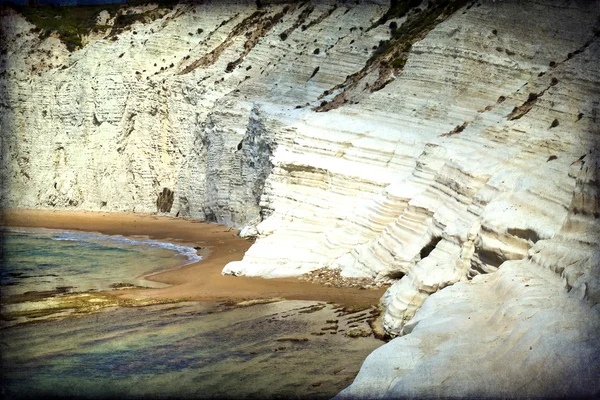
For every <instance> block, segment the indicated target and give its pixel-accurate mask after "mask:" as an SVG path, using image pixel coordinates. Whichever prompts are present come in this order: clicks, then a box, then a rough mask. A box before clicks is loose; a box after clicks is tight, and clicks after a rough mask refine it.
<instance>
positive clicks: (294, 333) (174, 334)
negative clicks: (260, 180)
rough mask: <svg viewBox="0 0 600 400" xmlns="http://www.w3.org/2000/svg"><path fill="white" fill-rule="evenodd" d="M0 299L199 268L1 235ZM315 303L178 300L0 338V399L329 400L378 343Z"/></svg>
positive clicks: (106, 239)
mask: <svg viewBox="0 0 600 400" xmlns="http://www.w3.org/2000/svg"><path fill="white" fill-rule="evenodd" d="M2 238H3V243H2V251H3V253H2V292H3V296H2V297H3V298H4V296H5V291H7V290H10V291H11V292H12V293H13V294H18V293H24V292H27V291H32V290H33V291H42V292H45V291H49V290H50V291H51V290H56V289H57V288H60V287H64V286H72V291H76V292H82V291H85V290H92V289H95V290H102V289H107V288H109V287H110V286H111V285H112V284H114V283H121V282H126V283H132V284H138V285H141V286H150V285H153V283H151V282H149V281H144V280H142V279H140V278H139V277H140V276H141V275H144V274H147V273H151V272H153V271H156V270H160V269H164V268H170V267H173V266H174V265H177V264H181V263H186V262H190V261H195V260H197V259H198V256H196V253H195V251H193V249H192V248H190V247H185V246H178V245H170V244H167V243H161V242H155V241H151V240H145V239H131V238H122V237H112V236H104V235H99V234H90V233H82V232H68V231H56V230H46V229H14V228H11V229H7V230H5V231H4V232H3V236H2ZM368 313H369V310H364V311H360V312H353V313H351V314H344V313H343V311H340V308H339V307H337V306H335V305H331V304H325V303H323V302H318V301H312V302H309V301H279V302H275V303H269V304H257V305H252V306H248V307H239V306H235V305H231V304H229V303H223V304H218V303H201V302H185V303H181V302H179V303H171V304H158V305H150V306H144V307H122V308H107V309H103V311H101V312H96V313H92V314H89V315H84V316H78V317H76V318H75V317H67V318H63V319H56V320H51V321H43V322H42V321H34V322H31V321H30V322H29V323H26V324H22V325H14V326H4V327H2V328H0V338H1V340H0V345H1V352H0V375H1V377H0V378H1V379H0V386H1V387H0V393H2V395H3V396H5V398H22V397H25V398H46V397H67V398H92V399H95V398H157V397H162V398H167V397H174V398H298V397H300V398H304V397H310V398H330V397H332V396H333V395H335V394H336V393H337V392H339V391H340V390H341V389H343V388H344V387H346V386H347V385H348V384H350V383H351V382H352V379H353V378H354V377H355V376H356V373H357V372H358V369H359V367H360V365H361V363H362V360H364V358H365V357H366V356H367V355H368V354H369V353H370V352H371V351H373V350H374V349H375V348H377V347H379V346H380V345H381V344H382V342H381V341H379V340H377V339H375V338H373V337H360V338H351V337H348V336H346V335H344V330H345V329H348V327H349V326H351V325H353V324H358V323H363V324H364V323H365V322H356V320H363V319H364V318H366V317H368Z"/></svg>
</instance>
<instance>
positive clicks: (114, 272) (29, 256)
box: [0, 228, 200, 298]
mask: <svg viewBox="0 0 600 400" xmlns="http://www.w3.org/2000/svg"><path fill="white" fill-rule="evenodd" d="M0 240H1V241H2V243H1V246H0V265H1V269H0V274H1V275H0V287H1V289H2V297H3V298H5V297H6V296H10V295H15V294H23V293H26V292H43V291H55V290H62V291H65V290H68V291H69V292H86V291H90V290H108V289H110V288H111V285H115V284H129V285H134V286H144V287H155V288H156V287H164V286H166V285H164V284H161V283H157V282H152V281H149V280H145V279H143V278H142V276H144V275H147V274H151V273H153V272H157V271H160V270H164V269H168V268H173V267H175V266H179V265H183V264H187V263H190V262H195V261H198V260H200V256H198V255H197V254H196V250H194V249H193V248H192V247H188V246H182V245H176V244H172V243H164V242H159V241H155V240H148V239H133V238H126V237H120V236H108V235H101V234H95V233H86V232H74V231H63V230H52V229H40V228H3V230H2V232H1V237H0Z"/></svg>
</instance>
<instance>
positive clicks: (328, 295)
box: [0, 209, 386, 306]
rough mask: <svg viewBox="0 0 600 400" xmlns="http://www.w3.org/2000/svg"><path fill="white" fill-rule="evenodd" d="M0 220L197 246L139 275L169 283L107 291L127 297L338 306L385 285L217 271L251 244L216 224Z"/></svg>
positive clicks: (88, 214)
mask: <svg viewBox="0 0 600 400" xmlns="http://www.w3.org/2000/svg"><path fill="white" fill-rule="evenodd" d="M0 224H1V225H4V226H11V227H37V228H49V229H63V230H72V231H84V232H94V233H100V234H104V235H114V236H117V235H118V236H124V237H130V238H140V237H146V238H148V239H151V240H156V241H162V242H167V243H174V244H181V245H186V246H191V247H194V248H196V247H200V249H199V250H198V251H197V252H198V254H199V255H200V256H201V257H202V259H201V260H200V261H197V262H192V263H188V264H183V265H181V266H178V267H174V268H170V269H168V270H165V271H159V272H154V273H151V274H149V275H145V276H143V279H146V280H150V281H154V282H160V283H165V284H169V285H171V286H169V287H167V288H158V289H122V290H118V291H110V292H107V293H111V294H113V295H115V296H117V297H119V298H122V299H127V300H148V299H157V300H167V299H168V300H173V301H181V300H188V301H208V302H217V301H224V302H241V301H248V300H258V299H269V298H281V299H286V300H316V301H324V302H330V303H336V304H340V305H352V306H373V305H375V306H376V305H378V304H379V299H380V298H381V296H383V293H384V292H385V290H386V288H385V287H382V288H377V289H368V290H365V289H356V288H335V287H327V286H323V285H321V284H318V283H310V282H306V281H301V280H299V279H298V278H273V279H265V278H253V277H252V278H251V277H244V276H229V275H225V276H224V275H221V271H222V270H223V267H225V265H226V264H227V263H228V262H230V261H238V260H241V259H242V258H243V256H244V254H245V252H246V251H247V250H248V248H249V247H250V246H251V245H252V243H251V242H249V241H247V240H245V239H242V238H240V237H239V236H238V235H237V231H236V230H234V229H232V228H228V227H226V226H223V225H218V224H215V223H207V222H200V221H195V220H188V219H181V218H174V217H169V216H157V215H153V214H136V213H130V212H97V211H65V210H31V209H4V210H1V219H0Z"/></svg>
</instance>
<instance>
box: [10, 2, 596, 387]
mask: <svg viewBox="0 0 600 400" xmlns="http://www.w3.org/2000/svg"><path fill="white" fill-rule="evenodd" d="M438 3H444V2H422V3H421V4H419V5H418V7H419V11H420V12H419V11H417V10H416V9H415V8H416V7H417V5H413V8H412V9H410V8H409V12H408V14H407V15H406V16H402V17H400V16H399V15H396V17H395V18H392V19H389V20H387V21H386V23H385V24H380V25H377V21H378V20H379V19H380V18H382V16H385V15H388V14H389V13H388V14H386V12H387V11H388V9H389V7H388V5H387V4H385V3H381V4H380V3H377V2H368V3H365V2H363V3H359V4H356V3H354V2H352V3H346V2H338V3H333V2H322V3H321V2H308V3H299V4H272V5H267V6H265V7H264V8H263V9H262V10H260V11H259V12H257V10H256V6H255V4H254V3H251V4H250V3H248V4H240V3H238V2H232V3H231V4H227V3H225V2H222V1H219V2H215V3H205V4H202V5H191V4H187V5H179V6H177V7H175V8H174V9H173V10H169V11H164V12H163V11H160V10H158V11H156V12H159V11H160V12H159V15H158V17H157V19H155V20H154V21H148V22H146V23H143V24H142V23H138V24H135V25H133V26H132V27H131V28H130V29H126V30H125V31H123V32H122V33H120V34H118V38H117V39H113V37H115V36H111V35H110V34H109V32H110V31H107V33H99V34H94V35H93V36H92V37H90V38H87V41H88V43H87V45H86V46H85V47H84V48H83V49H81V50H78V51H76V52H74V53H72V54H71V53H69V52H68V51H67V50H66V49H65V48H64V45H63V44H62V43H61V42H60V41H59V40H58V39H57V38H54V37H50V38H47V39H44V40H40V38H39V37H38V36H37V34H35V33H34V32H29V31H30V29H31V28H32V26H31V25H30V24H29V23H27V22H26V21H25V20H24V19H23V18H21V17H20V16H18V15H15V14H14V13H12V12H5V13H4V14H3V16H2V20H1V22H0V23H1V24H2V25H1V26H2V29H3V33H4V34H5V36H6V38H7V40H6V45H5V46H6V49H7V51H5V52H3V53H4V54H3V55H2V59H1V61H0V62H1V65H2V68H3V71H5V72H3V77H2V81H1V83H0V84H1V85H2V86H1V87H0V99H1V100H0V102H1V103H0V107H2V113H1V117H0V118H1V120H0V124H1V125H0V126H1V129H2V155H3V157H2V169H1V173H2V180H3V182H4V183H5V184H4V185H3V187H4V190H3V191H2V202H3V204H4V205H5V206H12V207H34V208H36V207H42V208H47V207H59V208H68V207H74V208H85V209H94V210H100V209H102V210H114V211H116V210H133V211H138V212H154V211H156V201H157V197H158V195H159V193H160V192H161V191H162V189H163V188H168V189H170V190H173V191H174V196H173V205H172V207H171V209H170V213H171V214H172V215H179V216H189V217H193V218H199V219H208V220H214V221H218V222H222V223H226V224H230V225H234V226H238V227H242V226H246V225H247V226H248V228H247V229H246V230H245V231H246V232H252V231H256V232H257V233H258V240H257V242H256V243H255V244H254V245H253V246H252V247H251V248H250V250H249V251H248V252H247V254H246V256H245V257H244V259H243V260H242V261H240V262H236V263H231V264H229V265H228V266H227V267H226V268H225V270H224V272H225V273H230V274H244V275H252V276H265V277H275V276H294V275H300V274H302V273H305V272H308V271H311V270H314V269H317V268H322V267H330V268H337V269H339V270H340V271H341V273H342V275H344V276H349V277H367V278H372V279H373V280H374V281H375V282H389V283H393V285H392V286H391V287H390V289H389V290H388V291H387V293H386V295H385V296H384V298H383V299H382V303H383V306H384V309H385V312H384V317H383V324H384V327H385V329H386V330H387V331H388V333H390V334H391V335H398V336H402V335H405V336H402V337H401V338H398V339H395V340H393V341H392V342H391V343H390V344H388V345H386V346H384V347H382V348H381V349H380V350H378V351H377V352H375V353H374V354H373V355H372V356H371V357H370V358H369V359H368V360H367V362H366V363H365V366H364V367H363V371H362V372H361V374H359V376H358V378H357V380H356V382H355V384H354V385H353V386H351V387H350V388H349V389H348V390H347V391H346V392H344V393H342V394H343V395H349V396H360V395H365V394H368V393H375V392H377V393H379V394H380V395H382V396H383V395H385V394H386V393H387V394H388V395H392V396H398V395H404V394H412V395H418V394H427V395H435V394H436V393H439V392H442V393H452V394H455V395H485V394H490V393H505V394H506V395H509V396H511V395H519V394H521V393H524V394H531V395H537V394H540V393H541V394H555V393H563V394H569V393H575V392H576V393H578V394H586V393H587V394H589V393H597V391H598V390H600V388H599V387H598V386H597V385H598V384H597V383H593V384H592V383H588V384H587V386H586V385H583V384H582V382H586V379H590V382H593V381H594V379H593V377H594V376H598V372H599V371H598V367H597V366H598V365H600V363H599V361H600V356H599V353H600V351H599V350H598V347H597V345H593V342H594V341H595V342H596V343H597V342H598V339H599V337H598V333H597V332H598V329H595V330H594V329H593V328H594V327H597V324H598V320H599V314H598V313H599V309H598V303H599V302H600V283H599V282H600V281H599V278H600V246H599V244H598V242H599V240H598V238H599V237H600V232H599V231H598V230H599V228H598V226H599V224H598V222H599V219H598V218H599V214H600V197H599V193H600V189H599V182H600V173H599V170H600V167H599V160H600V149H599V147H600V146H599V143H600V140H599V139H600V121H599V119H598V118H599V117H600V115H599V108H600V103H599V101H598V99H600V70H599V69H598V60H599V59H600V42H599V40H600V39H599V37H598V35H599V33H598V32H600V31H599V29H600V20H599V16H600V5H599V3H597V2H588V1H576V2H556V1H550V0H547V1H536V2H519V1H516V0H515V1H495V2H494V1H481V2H477V1H475V2H468V3H467V2H465V4H464V5H463V6H462V7H458V6H459V5H460V4H458V3H450V6H448V5H443V4H442V5H440V4H438ZM452 4H454V5H456V8H457V9H456V10H455V9H453V8H452V7H451V5H452ZM435 7H439V10H441V11H439V12H438V11H436V12H432V11H431V10H435V9H436V8H435ZM444 7H446V8H444ZM151 8H152V7H147V8H144V9H141V8H140V9H136V11H135V12H138V13H140V12H148V11H149V10H150V11H151ZM444 10H445V11H444ZM388 16H389V15H388ZM385 18H387V17H384V19H385ZM415 21H417V22H419V23H420V25H415V24H416V22H415ZM390 22H395V23H396V26H397V32H405V33H402V34H403V35H404V36H402V35H400V36H398V37H399V38H400V39H398V42H395V44H394V46H396V47H393V48H391V50H389V48H388V47H386V46H388V44H386V42H385V41H386V40H388V39H390V35H391V33H390V28H389V27H388V24H389V23H390ZM110 23H111V21H110V19H109V20H108V22H107V24H109V25H110ZM372 26H374V27H373V28H372V29H369V28H371V27H372ZM403 26H404V27H405V28H406V27H408V26H410V29H408V28H407V29H406V30H405V31H402V29H403ZM107 29H108V28H107ZM402 40H405V43H404V42H402ZM380 41H384V42H383V43H380ZM313 109H314V110H313ZM442 289H443V290H442ZM438 292H439V293H438ZM430 296H431V297H430ZM553 305H555V306H553ZM565 310H568V311H565ZM582 320H585V321H586V322H585V323H581V321H582ZM569 332H570V333H569ZM573 332H576V333H573ZM407 334H408V335H407ZM547 335H552V338H553V339H552V340H551V343H552V344H551V345H549V344H544V345H542V346H537V345H534V344H537V343H541V342H543V341H544V340H546V339H544V338H547V337H548V336H547ZM590 343H592V344H590ZM461 346H471V347H472V348H473V349H476V350H473V354H477V356H478V357H481V360H483V359H485V360H487V361H486V362H487V364H484V363H482V362H480V361H481V360H480V359H474V358H469V357H467V358H461V357H462V355H464V347H461ZM562 350H564V354H568V356H564V357H567V358H568V360H570V361H573V360H576V361H577V362H576V363H575V364H576V366H577V367H573V365H575V364H573V363H571V362H570V361H565V362H564V365H563V366H562V367H561V366H558V365H553V366H552V368H550V369H548V371H549V372H548V374H549V376H551V377H556V379H554V378H552V379H551V378H549V377H539V379H537V380H536V381H535V385H533V386H531V387H530V390H529V389H528V390H523V389H522V388H521V387H520V386H519V385H517V384H512V383H511V384H510V385H508V384H506V382H513V383H515V382H517V383H519V382H521V383H523V385H525V384H527V382H531V381H532V378H531V377H532V376H533V375H534V374H535V371H536V368H539V366H540V362H541V361H540V360H545V361H543V362H544V363H551V361H548V360H552V354H559V353H560V351H562ZM390 351H392V352H393V353H394V354H397V355H398V357H397V358H392V359H387V361H384V359H386V356H385V355H386V354H389V352H390ZM513 354H521V355H522V357H525V358H524V359H522V360H521V361H520V362H521V364H520V365H521V367H520V368H519V369H515V371H512V370H507V372H506V373H505V374H504V375H499V378H498V379H497V381H494V382H492V383H489V385H488V386H485V385H486V384H487V383H484V382H483V381H482V380H480V379H479V378H477V379H476V378H473V379H467V377H473V376H475V375H477V374H475V372H477V371H475V370H473V368H476V369H477V370H478V371H481V372H480V373H481V374H484V375H485V374H486V371H487V373H491V372H490V371H497V370H498V368H502V367H503V366H505V365H506V364H507V363H508V361H509V360H511V359H512V358H511V357H512V356H511V355H513ZM557 357H559V358H560V357H562V356H557ZM417 359H420V360H422V362H416V361H415V360H417ZM563 361H564V360H563ZM461 363H462V364H461ZM459 364H460V365H462V368H460V371H462V372H461V373H460V374H454V375H452V371H455V369H454V368H452V369H449V368H448V365H459ZM382 365H383V366H382ZM432 365H435V366H436V367H435V368H433V367H431V368H430V367H429V366H432ZM543 365H546V364H543ZM386 368H387V369H386ZM432 368H433V369H432ZM457 368H459V367H457ZM479 368H480V369H479ZM384 369H385V371H386V373H385V374H383V375H382V376H383V377H378V374H379V375H380V373H381V371H382V370H384ZM423 374H429V375H427V376H429V377H430V378H431V379H429V380H425V381H424V380H423V378H422V377H423V376H424V375H423ZM461 374H462V375H461ZM474 374H475V375H474ZM477 376H479V375H477ZM558 377H562V378H561V379H562V380H561V379H559V378H558ZM590 377H592V378H590ZM480 378H481V379H483V375H481V376H480ZM553 379H554V380H553ZM417 381H420V382H422V383H421V384H419V385H415V382H417ZM423 382H424V383H423ZM442 382H444V384H443V385H442V384H441V383H442ZM465 382H466V383H465ZM549 382H550V383H552V382H555V383H556V384H555V385H554V386H553V384H550V383H549ZM559 382H560V383H559ZM507 385H508V386H507ZM594 385H595V386H594ZM504 386H507V387H508V389H506V390H505V391H503V390H504V389H502V387H504ZM386 388H387V389H386ZM486 388H487V389H486ZM573 388H577V390H580V389H581V390H580V391H574V389H573ZM413 390H414V392H413ZM553 390H554V391H553ZM374 391H375V392H374ZM388 391H389V392H388ZM436 391H437V392H436Z"/></svg>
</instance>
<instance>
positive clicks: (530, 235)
mask: <svg viewBox="0 0 600 400" xmlns="http://www.w3.org/2000/svg"><path fill="white" fill-rule="evenodd" d="M507 232H508V233H509V234H510V235H513V236H517V237H519V238H521V239H525V240H530V241H531V242H533V243H536V242H537V241H538V240H540V236H539V235H538V234H537V232H536V231H534V230H533V229H519V228H508V230H507Z"/></svg>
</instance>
